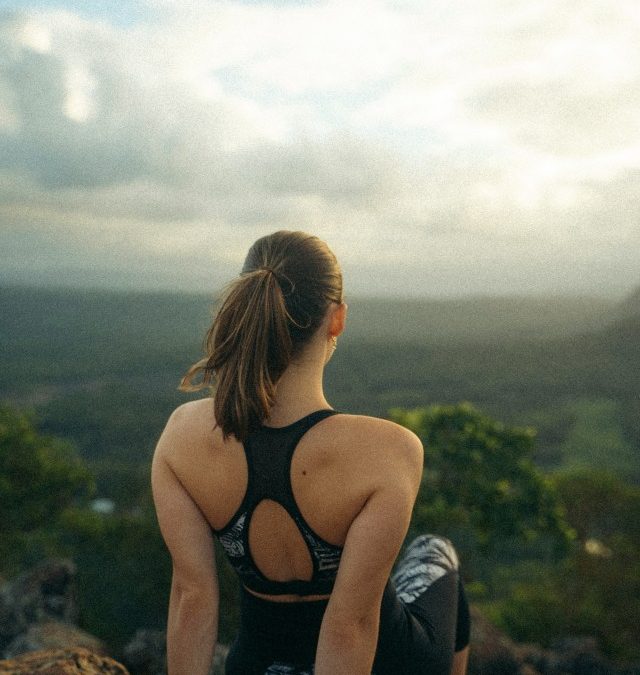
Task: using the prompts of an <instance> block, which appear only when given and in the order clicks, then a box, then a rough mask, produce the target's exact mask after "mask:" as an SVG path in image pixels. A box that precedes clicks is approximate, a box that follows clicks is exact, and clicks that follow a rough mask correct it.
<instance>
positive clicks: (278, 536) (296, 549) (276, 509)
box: [248, 499, 313, 581]
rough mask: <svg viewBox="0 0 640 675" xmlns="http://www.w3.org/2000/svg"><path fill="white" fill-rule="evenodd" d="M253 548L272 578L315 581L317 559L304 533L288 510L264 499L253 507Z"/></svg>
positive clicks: (250, 534)
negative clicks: (314, 564)
mask: <svg viewBox="0 0 640 675" xmlns="http://www.w3.org/2000/svg"><path fill="white" fill-rule="evenodd" d="M248 542H249V551H250V553H251V557H252V558H253V562H254V563H255V566H256V567H257V568H258V570H259V571H260V572H261V573H262V575H263V576H265V577H266V578H267V579H269V580H270V581H293V580H300V581H311V579H312V578H313V561H312V560H311V553H310V552H309V548H308V547H307V544H306V542H305V539H304V537H303V536H302V533H301V532H300V530H299V529H298V526H297V525H296V523H295V521H294V520H293V518H292V517H291V516H290V515H289V513H288V512H287V510H286V509H285V508H284V507H283V506H281V505H280V504H278V502H276V501H273V500H272V499H263V500H262V501H260V502H259V503H258V505H257V506H256V507H255V509H254V510H253V513H252V514H251V519H250V521H249V531H248Z"/></svg>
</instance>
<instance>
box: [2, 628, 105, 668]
mask: <svg viewBox="0 0 640 675" xmlns="http://www.w3.org/2000/svg"><path fill="white" fill-rule="evenodd" d="M73 647H84V648H85V649H88V650H90V651H91V652H93V653H95V654H106V647H105V645H104V643H103V642H102V641H101V640H99V639H98V638H97V637H94V636H93V635H90V634H89V633H86V632H85V631H83V630H81V629H80V628H77V627H76V626H73V625H71V624H68V623H63V622H61V621H54V620H50V621H43V622H40V623H34V624H31V626H29V628H27V630H26V631H25V632H24V633H21V634H20V635H18V636H17V637H15V638H14V639H13V640H12V641H11V642H10V643H9V645H8V646H7V647H6V648H5V650H4V658H5V659H13V658H15V657H16V656H20V655H21V654H26V653H27V652H34V651H43V650H53V649H66V648H73Z"/></svg>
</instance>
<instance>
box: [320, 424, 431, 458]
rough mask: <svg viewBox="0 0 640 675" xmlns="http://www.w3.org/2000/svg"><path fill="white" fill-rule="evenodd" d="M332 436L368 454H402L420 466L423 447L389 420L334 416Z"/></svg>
mask: <svg viewBox="0 0 640 675" xmlns="http://www.w3.org/2000/svg"><path fill="white" fill-rule="evenodd" d="M331 420H332V427H331V430H330V432H331V434H332V435H333V434H335V435H336V437H340V438H342V439H343V441H344V442H347V443H351V445H352V446H355V447H360V448H362V449H363V450H364V451H366V452H368V453H370V452H375V451H376V450H377V451H380V452H381V453H383V454H385V455H386V454H388V453H390V452H391V453H393V454H394V455H396V454H401V455H403V456H405V457H406V458H408V459H410V460H415V461H417V462H418V463H419V464H420V465H422V460H423V452H424V450H423V445H422V441H421V440H420V438H419V437H418V436H417V435H416V434H414V433H413V431H411V430H410V429H407V428H406V427H403V426H402V425H401V424H397V423H396V422H393V421H392V420H388V419H384V418H382V417H373V416H369V415H352V414H348V413H341V414H338V415H333V416H332V418H331Z"/></svg>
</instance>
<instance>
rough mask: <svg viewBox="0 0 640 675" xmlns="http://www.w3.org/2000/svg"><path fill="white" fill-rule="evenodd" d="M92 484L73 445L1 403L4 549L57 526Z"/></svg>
mask: <svg viewBox="0 0 640 675" xmlns="http://www.w3.org/2000/svg"><path fill="white" fill-rule="evenodd" d="M92 484H93V482H92V477H91V474H90V473H89V471H88V469H87V468H86V467H85V465H84V464H83V462H82V461H81V460H80V458H79V457H77V455H76V454H75V453H74V451H73V448H72V446H70V445H69V444H68V443H65V442H63V441H61V440H58V439H55V438H51V437H48V436H43V435H40V434H39V433H38V431H37V430H36V428H35V426H34V423H33V420H32V419H31V418H30V417H29V416H28V415H26V414H24V413H21V412H18V411H17V410H14V409H12V408H10V407H8V406H0V522H1V523H2V534H1V535H0V549H4V551H6V550H7V549H10V548H11V547H12V546H13V545H14V542H15V538H16V537H19V536H23V535H25V534H28V533H29V532H33V531H35V530H38V529H41V528H46V527H49V526H51V525H52V524H54V523H55V522H56V520H57V518H58V517H59V515H60V514H61V513H62V511H63V510H64V509H65V508H66V507H67V506H69V505H70V504H71V503H72V502H73V501H74V499H76V498H77V497H80V496H82V495H87V494H89V493H90V492H91V489H92Z"/></svg>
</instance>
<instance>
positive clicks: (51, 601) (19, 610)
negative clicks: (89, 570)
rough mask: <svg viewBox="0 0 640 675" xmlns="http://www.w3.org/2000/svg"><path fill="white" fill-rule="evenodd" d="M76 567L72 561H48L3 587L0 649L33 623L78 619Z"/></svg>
mask: <svg viewBox="0 0 640 675" xmlns="http://www.w3.org/2000/svg"><path fill="white" fill-rule="evenodd" d="M75 575H76V567H75V565H74V564H73V562H71V560H64V559H60V560H46V561H44V562H42V563H40V564H39V565H36V566H35V567H33V568H31V569H30V570H28V571H27V572H25V573H24V574H21V575H19V576H18V577H15V578H14V579H11V580H10V581H6V582H5V583H4V584H3V585H2V587H0V649H2V648H4V647H6V645H7V644H8V643H9V642H11V640H13V638H15V637H16V636H17V635H19V634H21V633H24V632H25V631H26V630H27V628H28V627H29V626H30V625H31V624H33V623H39V622H42V621H46V620H48V619H55V620H57V621H62V622H66V623H73V622H74V621H75V620H76V619H77V614H78V612H77V605H76V589H75Z"/></svg>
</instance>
